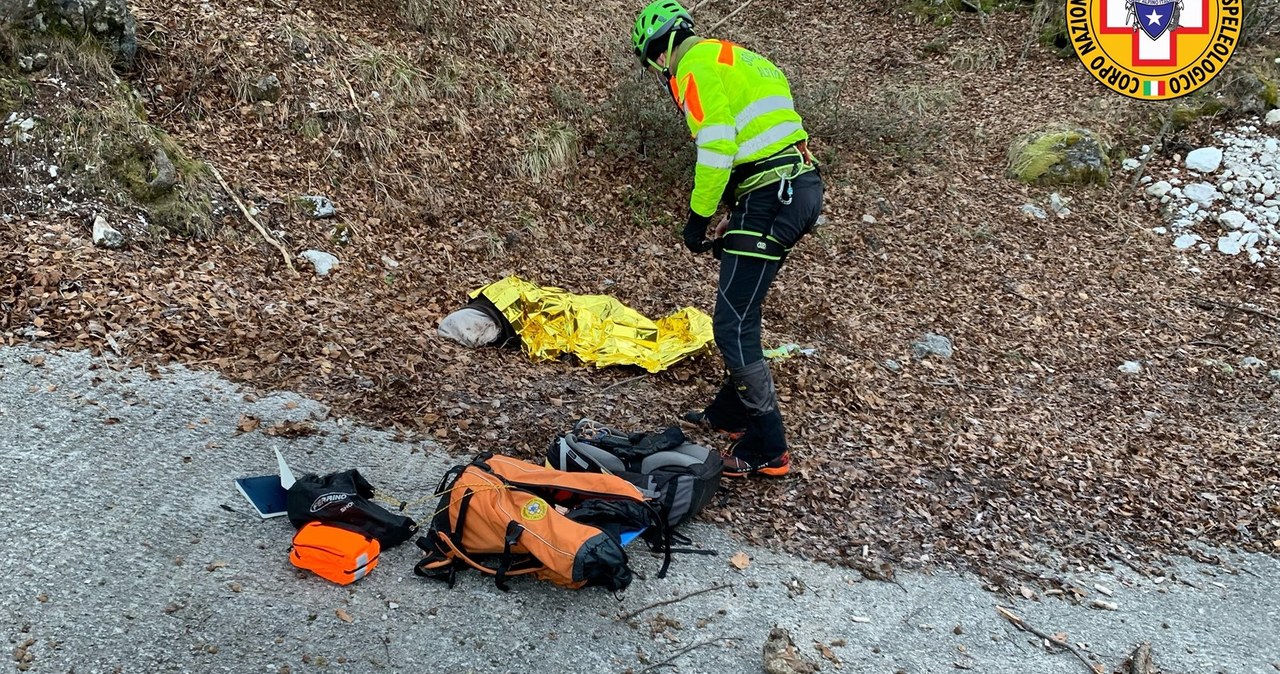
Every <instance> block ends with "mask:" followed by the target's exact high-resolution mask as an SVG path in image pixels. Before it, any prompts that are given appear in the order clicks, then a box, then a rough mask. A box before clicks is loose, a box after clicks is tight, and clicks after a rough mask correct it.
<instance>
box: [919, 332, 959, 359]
mask: <svg viewBox="0 0 1280 674" xmlns="http://www.w3.org/2000/svg"><path fill="white" fill-rule="evenodd" d="M953 353H955V349H954V347H952V345H951V340H950V339H947V338H946V337H943V336H942V335H939V334H935V333H932V332H926V333H925V334H924V336H923V337H921V338H920V339H917V340H916V341H914V342H912V343H911V355H912V356H915V358H916V359H917V360H920V359H923V358H928V357H929V356H938V357H939V358H950V357H951V355H952V354H953Z"/></svg>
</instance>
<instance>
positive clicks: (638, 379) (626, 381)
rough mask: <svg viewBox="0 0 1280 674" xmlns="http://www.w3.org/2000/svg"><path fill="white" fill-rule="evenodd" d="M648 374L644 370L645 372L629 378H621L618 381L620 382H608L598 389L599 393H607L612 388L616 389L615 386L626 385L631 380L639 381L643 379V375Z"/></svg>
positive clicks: (646, 375)
mask: <svg viewBox="0 0 1280 674" xmlns="http://www.w3.org/2000/svg"><path fill="white" fill-rule="evenodd" d="M648 376H649V373H648V372H646V373H644V374H640V375H636V376H634V377H630V378H628V379H623V380H622V381H620V382H617V383H614V384H609V385H608V386H606V387H604V388H602V389H600V392H601V393H608V392H609V391H612V390H613V389H616V388H618V387H619V386H626V385H627V384H630V383H631V382H633V381H640V380H641V379H644V378H645V377H648Z"/></svg>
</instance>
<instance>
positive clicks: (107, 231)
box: [93, 215, 124, 250]
mask: <svg viewBox="0 0 1280 674" xmlns="http://www.w3.org/2000/svg"><path fill="white" fill-rule="evenodd" d="M93 245H95V246H98V247H100V248H110V249H111V250H116V249H118V248H120V247H121V246H123V245H124V235H123V234H121V233H120V232H119V231H117V230H116V229H114V228H113V227H112V226H111V225H108V224H107V219H106V218H104V217H102V216H101V215H99V216H97V217H95V218H94V219H93Z"/></svg>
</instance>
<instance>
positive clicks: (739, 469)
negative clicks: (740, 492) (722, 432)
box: [720, 452, 791, 477]
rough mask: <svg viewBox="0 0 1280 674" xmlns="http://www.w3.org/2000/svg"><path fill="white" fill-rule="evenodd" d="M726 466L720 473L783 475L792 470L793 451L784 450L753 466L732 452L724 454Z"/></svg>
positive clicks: (732, 475) (738, 475)
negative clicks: (780, 453)
mask: <svg viewBox="0 0 1280 674" xmlns="http://www.w3.org/2000/svg"><path fill="white" fill-rule="evenodd" d="M721 458H723V459H724V468H723V469H722V470H721V471H720V474H721V475H723V476H725V477H747V476H749V475H763V476H765V477H782V476H784V475H786V474H787V473H789V472H791V453H790V452H783V454H782V456H780V457H778V458H776V459H773V460H772V461H768V462H766V463H764V464H762V465H759V466H753V465H751V464H749V463H747V462H746V461H743V460H742V459H740V458H738V457H736V456H733V455H732V454H725V455H722V457H721Z"/></svg>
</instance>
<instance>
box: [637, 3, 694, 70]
mask: <svg viewBox="0 0 1280 674" xmlns="http://www.w3.org/2000/svg"><path fill="white" fill-rule="evenodd" d="M682 26H683V27H687V28H692V27H693V17H691V16H689V12H688V11H686V10H685V8H684V7H681V6H680V3H678V2H676V0H654V2H651V3H649V6H648V7H645V8H644V9H643V10H641V12H640V16H638V17H636V25H635V26H634V27H633V28H632V29H631V47H632V48H633V49H635V51H636V58H638V59H640V64H641V65H645V62H646V61H647V59H646V58H645V54H647V53H649V45H650V44H652V43H653V41H654V40H660V39H662V38H665V37H666V36H667V35H668V34H669V33H670V32H671V31H672V30H675V29H676V28H680V27H682Z"/></svg>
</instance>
